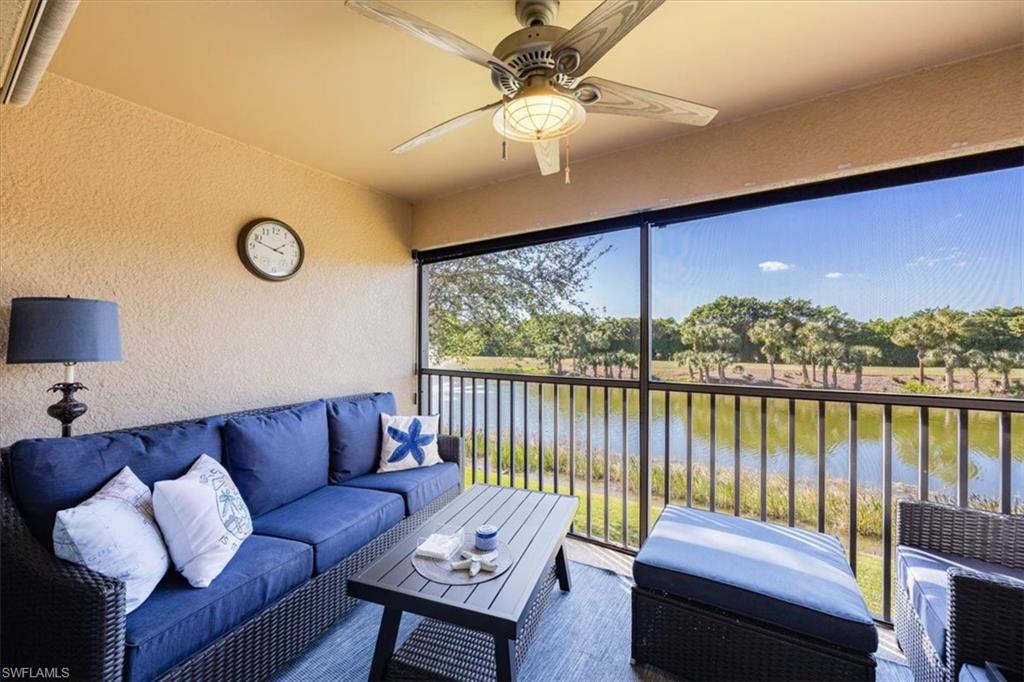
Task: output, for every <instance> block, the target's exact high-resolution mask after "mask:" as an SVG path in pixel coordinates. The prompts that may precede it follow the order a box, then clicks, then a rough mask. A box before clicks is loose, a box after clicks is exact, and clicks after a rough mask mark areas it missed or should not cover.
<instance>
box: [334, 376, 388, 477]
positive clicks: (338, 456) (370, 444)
mask: <svg viewBox="0 0 1024 682" xmlns="http://www.w3.org/2000/svg"><path fill="white" fill-rule="evenodd" d="M395 409H396V408H395V396H393V395H392V394H390V393H374V394H373V395H368V396H354V397H352V398H336V399H334V400H328V401H327V431H328V433H329V435H330V445H331V483H341V482H342V481H347V480H348V479H350V478H355V477H356V476H362V475H363V474H368V473H370V472H371V471H376V470H377V462H378V460H379V459H380V439H381V426H380V415H381V413H382V412H383V413H385V414H394V413H395Z"/></svg>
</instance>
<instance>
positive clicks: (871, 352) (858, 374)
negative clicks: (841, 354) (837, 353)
mask: <svg viewBox="0 0 1024 682" xmlns="http://www.w3.org/2000/svg"><path fill="white" fill-rule="evenodd" d="M846 357H847V360H848V361H849V363H850V365H851V366H852V367H853V390H855V391H859V390H861V386H862V384H863V381H864V366H865V365H870V364H871V363H873V362H878V360H880V359H881V357H882V351H881V350H879V349H878V348H876V347H875V346H866V345H857V346H850V348H849V350H848V351H847V356H846Z"/></svg>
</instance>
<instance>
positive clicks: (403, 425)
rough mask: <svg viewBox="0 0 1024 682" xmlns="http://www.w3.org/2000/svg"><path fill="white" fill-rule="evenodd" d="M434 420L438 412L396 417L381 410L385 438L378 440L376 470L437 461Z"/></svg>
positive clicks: (437, 462)
mask: <svg viewBox="0 0 1024 682" xmlns="http://www.w3.org/2000/svg"><path fill="white" fill-rule="evenodd" d="M437 422H438V417H437V415H434V416H433V417H395V416H392V415H389V414H383V413H382V414H381V415H380V423H381V428H382V429H383V431H384V437H383V438H382V439H381V443H382V445H381V449H380V467H379V468H378V469H377V473H383V472H385V471H401V470H402V469H415V468H416V467H425V466H430V465H431V464H440V463H441V455H440V454H438V452H437Z"/></svg>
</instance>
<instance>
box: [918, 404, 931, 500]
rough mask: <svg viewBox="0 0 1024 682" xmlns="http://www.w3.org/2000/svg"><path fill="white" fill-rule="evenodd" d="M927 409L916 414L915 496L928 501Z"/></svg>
mask: <svg viewBox="0 0 1024 682" xmlns="http://www.w3.org/2000/svg"><path fill="white" fill-rule="evenodd" d="M928 446H929V443H928V408H927V407H924V406H922V407H921V408H919V409H918V412H917V496H918V497H919V498H920V499H922V500H927V499H928V476H929V473H928Z"/></svg>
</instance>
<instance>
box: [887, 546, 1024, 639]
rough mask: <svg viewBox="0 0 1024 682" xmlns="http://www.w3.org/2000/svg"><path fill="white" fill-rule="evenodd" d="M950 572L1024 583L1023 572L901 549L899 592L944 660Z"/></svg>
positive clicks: (897, 558) (962, 558)
mask: <svg viewBox="0 0 1024 682" xmlns="http://www.w3.org/2000/svg"><path fill="white" fill-rule="evenodd" d="M950 568H966V569H969V570H972V571H977V572H979V573H987V574H990V575H1000V576H1003V577H1005V578H1016V579H1017V580H1024V569H1019V568H1018V569H1014V568H1008V567H1006V566H1000V565H999V564H990V563H987V562H985V561H979V560H978V559H968V558H967V557H962V556H958V555H956V554H944V553H942V552H929V551H926V550H923V549H918V548H917V547H906V546H903V545H898V546H897V547H896V579H897V584H898V585H899V586H900V589H903V590H906V594H907V596H908V597H909V598H910V604H911V605H912V606H913V608H914V612H915V613H916V614H917V618H918V620H919V621H921V624H922V625H923V626H924V631H925V634H927V635H928V641H930V642H931V643H932V647H933V648H934V649H935V652H936V653H937V654H938V655H939V656H940V657H942V658H945V655H946V629H947V628H948V627H949V579H948V577H947V576H946V570H947V569H950Z"/></svg>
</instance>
